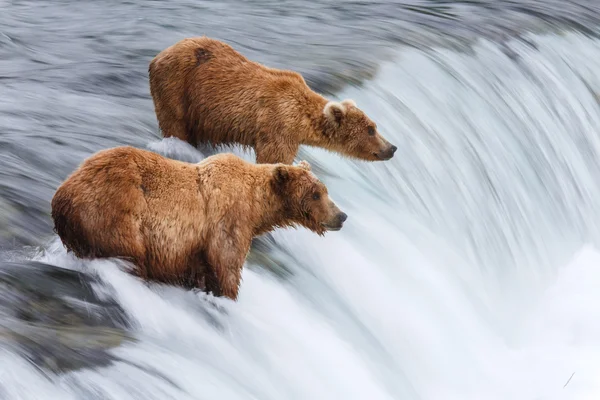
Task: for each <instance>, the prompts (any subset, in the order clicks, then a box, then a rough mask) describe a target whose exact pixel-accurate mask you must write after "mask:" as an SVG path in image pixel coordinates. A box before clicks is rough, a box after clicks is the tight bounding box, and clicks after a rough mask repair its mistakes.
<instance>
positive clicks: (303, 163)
mask: <svg viewBox="0 0 600 400" xmlns="http://www.w3.org/2000/svg"><path fill="white" fill-rule="evenodd" d="M297 166H298V167H300V168H302V169H303V170H305V171H310V170H311V168H310V164H309V163H308V161H306V160H302V161H300V162H299V163H298V165H297Z"/></svg>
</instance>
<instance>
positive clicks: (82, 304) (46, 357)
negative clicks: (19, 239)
mask: <svg viewBox="0 0 600 400" xmlns="http://www.w3.org/2000/svg"><path fill="white" fill-rule="evenodd" d="M99 283H100V282H99V281H98V280H97V279H95V278H94V277H92V276H90V275H87V274H83V273H81V272H77V271H72V270H68V269H64V268H60V267H57V266H53V265H49V264H44V263H40V262H32V261H29V262H0V346H2V347H6V348H9V349H10V350H12V351H14V352H16V353H17V354H21V355H23V356H24V357H25V358H27V359H28V360H30V362H31V363H33V364H35V365H36V367H38V368H42V369H45V370H47V371H50V372H54V373H61V372H66V371H70V370H74V369H80V368H94V367H99V366H106V365H108V364H110V363H111V362H112V361H114V360H115V357H114V356H112V355H111V354H110V353H109V350H110V349H112V348H115V347H117V346H119V345H120V344H121V343H123V342H124V341H127V340H132V338H131V337H130V336H128V334H127V332H126V329H127V328H128V325H129V324H128V322H127V318H126V315H125V312H124V310H123V309H122V308H121V307H120V306H119V305H118V304H117V302H116V301H114V300H112V299H105V298H101V297H99V296H98V294H96V293H95V292H94V290H93V287H92V285H94V284H99Z"/></svg>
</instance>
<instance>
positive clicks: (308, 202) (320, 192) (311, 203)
mask: <svg viewBox="0 0 600 400" xmlns="http://www.w3.org/2000/svg"><path fill="white" fill-rule="evenodd" d="M272 187H273V191H274V193H275V195H276V196H277V197H278V199H279V200H280V201H281V203H282V209H283V216H284V218H285V219H286V220H287V221H289V222H291V223H295V224H298V225H301V226H304V227H305V228H307V229H310V230H311V231H313V232H315V233H317V234H319V235H324V234H325V232H326V231H339V230H340V229H342V226H343V225H344V221H346V219H347V218H348V216H347V215H346V213H344V212H342V211H341V210H340V209H339V208H338V206H337V205H336V204H335V203H334V202H333V201H332V200H331V199H330V198H329V194H328V192H327V187H326V186H325V185H324V184H323V183H322V182H321V181H320V180H319V179H318V178H317V177H316V176H315V174H313V173H312V171H311V167H310V164H309V163H308V162H306V161H301V162H300V163H299V164H298V165H296V166H293V165H285V164H278V165H277V166H275V168H274V170H273V180H272Z"/></svg>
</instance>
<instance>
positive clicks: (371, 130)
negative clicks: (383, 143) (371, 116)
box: [369, 126, 375, 136]
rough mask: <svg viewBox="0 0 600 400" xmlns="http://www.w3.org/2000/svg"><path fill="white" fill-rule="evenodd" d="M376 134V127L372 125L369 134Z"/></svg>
mask: <svg viewBox="0 0 600 400" xmlns="http://www.w3.org/2000/svg"><path fill="white" fill-rule="evenodd" d="M374 135H375V128H373V127H372V126H370V127H369V136H374Z"/></svg>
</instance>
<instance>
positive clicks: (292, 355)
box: [0, 34, 600, 400]
mask: <svg viewBox="0 0 600 400" xmlns="http://www.w3.org/2000/svg"><path fill="white" fill-rule="evenodd" d="M531 41H532V42H534V43H535V44H536V46H537V49H535V48H533V47H532V46H531V45H530V44H527V43H524V42H510V43H507V46H508V48H510V49H511V52H510V53H506V52H503V51H502V49H500V48H499V47H498V46H496V45H493V44H490V43H485V42H484V43H479V44H478V45H477V46H476V48H475V50H474V51H473V52H469V53H457V52H456V51H450V50H404V51H402V52H401V53H400V54H399V56H398V59H396V60H395V61H394V62H391V63H389V64H387V65H384V66H383V67H382V68H381V70H380V71H379V73H378V75H377V76H376V77H375V79H374V80H373V81H372V82H367V83H366V84H365V85H364V86H363V87H360V88H348V89H347V90H345V91H344V92H343V93H340V95H339V96H340V98H345V97H352V98H354V99H355V100H356V101H357V103H358V105H359V106H360V107H362V108H363V109H364V110H365V111H367V112H368V113H369V114H370V115H371V116H372V117H373V119H374V120H376V121H377V122H378V125H379V127H380V130H381V132H382V133H383V134H384V135H385V136H386V137H388V138H389V139H390V141H392V142H393V143H394V144H396V145H397V146H398V147H399V150H398V153H397V155H396V157H395V158H394V159H393V160H392V161H390V162H386V163H373V164H367V163H361V162H353V161H348V160H343V159H341V158H340V157H339V156H338V155H335V154H328V153H326V152H325V151H321V150H317V149H310V150H306V151H303V152H302V154H301V156H302V157H303V158H307V159H308V160H309V161H310V162H312V163H313V165H314V168H315V169H316V170H317V173H318V174H319V176H320V177H321V178H322V179H323V180H324V181H325V183H326V184H327V185H328V187H329V190H330V193H331V194H332V197H333V198H334V199H335V200H336V201H337V203H338V204H339V205H340V207H341V208H342V209H343V210H344V211H346V212H347V213H348V215H349V219H348V221H347V224H346V226H345V227H344V229H342V231H340V232H333V233H329V234H327V235H326V237H325V238H319V237H317V236H316V235H313V234H311V233H310V232H308V231H305V230H302V229H299V230H279V231H276V232H275V234H274V237H275V238H276V240H277V241H278V244H279V247H280V248H281V249H282V250H284V252H282V254H280V255H279V256H280V257H281V259H283V260H284V261H285V263H286V266H287V267H288V268H289V269H290V270H291V271H292V272H293V276H292V277H289V278H286V279H284V280H279V279H276V278H274V277H273V275H271V274H269V273H266V272H264V271H262V270H261V269H257V268H252V269H249V268H246V269H245V270H244V273H243V279H244V281H243V284H242V288H241V292H240V298H239V301H238V302H237V303H232V302H230V301H227V300H224V299H218V300H217V302H218V303H219V304H221V305H222V306H223V308H224V310H225V312H223V313H220V312H217V311H215V310H214V309H213V308H212V307H210V306H208V305H207V302H206V301H205V300H204V299H203V297H204V296H202V295H198V294H193V293H191V292H186V291H183V290H181V289H177V288H172V287H160V286H154V285H151V286H148V285H144V284H142V283H140V282H138V281H137V280H136V279H135V278H133V277H131V276H129V275H127V274H126V273H124V272H121V271H120V270H118V268H117V265H116V264H115V263H113V262H110V261H100V260H98V261H94V262H87V263H83V262H78V261H76V260H74V259H73V258H71V257H69V256H67V255H66V254H65V251H64V250H63V249H62V247H61V246H60V244H59V243H58V242H57V241H56V240H54V242H53V246H51V247H50V248H49V250H48V252H47V253H45V254H44V255H42V256H40V257H39V258H40V259H43V260H45V261H47V262H50V263H53V264H57V265H61V266H66V267H69V268H77V269H83V270H89V269H90V268H91V269H93V270H96V271H97V272H98V273H99V274H100V275H101V276H102V277H103V279H104V281H105V282H106V283H107V285H108V286H109V287H110V288H112V290H114V292H115V293H116V297H117V298H118V299H119V301H120V302H121V304H122V305H123V307H124V308H125V309H126V311H127V312H128V313H129V315H130V316H131V318H133V320H134V321H135V322H136V324H137V327H136V335H137V338H138V339H139V341H138V342H136V343H133V344H128V345H124V346H122V347H120V348H118V349H116V350H115V351H114V353H115V354H117V355H118V356H119V357H121V358H122V359H124V360H127V361H128V362H127V363H126V362H117V363H115V364H114V365H112V366H110V367H107V368H102V369H98V370H95V371H90V370H83V371H78V372H71V373H68V374H66V375H63V376H60V377H56V376H52V377H49V378H46V377H44V376H43V373H42V372H40V371H38V370H37V369H35V368H34V367H32V366H31V365H29V364H28V363H26V361H25V360H23V359H19V358H18V357H17V356H16V355H14V354H12V353H8V352H4V353H0V382H1V386H3V389H4V393H5V394H6V396H8V398H10V399H72V398H73V399H74V398H89V396H91V395H95V396H98V397H99V398H107V399H131V398H135V399H170V398H173V399H215V398H219V399H224V400H229V399H274V400H281V399H286V400H287V399H290V400H291V399H311V400H316V399H345V400H349V399H357V400H358V399H360V400H364V399H373V400H379V399H436V400H437V399H444V400H446V399H448V400H452V399H456V400H459V399H460V400H467V399H472V400H482V399H486V400H487V399H502V400H506V399H511V400H512V399H515V400H516V399H523V400H526V399H527V400H534V399H598V398H600V290H598V287H600V250H598V249H600V247H598V245H599V244H600V241H599V240H598V239H599V238H600V235H599V229H598V228H597V227H598V226H600V225H598V223H599V222H600V203H599V202H598V201H597V199H600V174H599V172H600V163H599V162H598V153H599V152H598V150H599V149H600V141H599V140H598V127H600V108H599V105H598V100H597V98H596V97H595V95H594V91H598V93H600V78H598V74H597V71H598V70H600V42H599V41H596V40H592V39H589V38H585V37H584V36H582V35H578V34H565V35H563V36H544V37H532V38H531ZM507 54H516V55H518V57H517V58H516V59H513V58H509V57H508V56H507ZM149 146H150V148H152V149H155V150H160V151H162V152H164V151H167V150H169V152H173V151H176V152H178V153H179V157H184V158H188V159H194V158H197V159H199V158H200V154H199V153H198V152H196V151H195V150H193V149H191V148H189V146H187V145H185V144H183V143H177V142H176V141H174V140H164V141H162V142H161V143H151V144H149ZM238 154H239V153H238ZM246 157H249V158H251V157H252V156H250V155H247V156H246ZM321 168H322V169H324V170H325V171H327V174H326V173H323V172H318V171H319V170H320V169H321ZM287 253H289V254H290V255H291V256H288V255H286V254H287ZM208 314H210V315H211V316H212V317H211V318H212V319H211V318H208V317H207V315H208ZM211 321H212V322H211ZM136 365H138V366H145V367H149V368H150V369H152V370H154V373H153V372H152V371H148V370H144V369H142V368H138V367H136ZM0 393H2V392H0Z"/></svg>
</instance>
